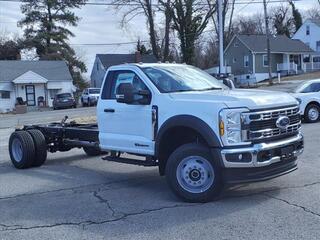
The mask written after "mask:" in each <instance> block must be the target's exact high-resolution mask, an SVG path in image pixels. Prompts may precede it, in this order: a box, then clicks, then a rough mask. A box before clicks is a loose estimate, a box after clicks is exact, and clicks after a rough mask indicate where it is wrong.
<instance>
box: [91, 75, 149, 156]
mask: <svg viewBox="0 0 320 240" xmlns="http://www.w3.org/2000/svg"><path fill="white" fill-rule="evenodd" d="M121 83H131V84H132V85H133V86H134V88H135V89H137V90H149V89H148V88H147V86H146V84H145V83H144V82H143V81H142V80H141V78H140V77H139V76H138V74H137V73H135V72H133V71H131V70H117V71H109V73H108V76H107V79H106V80H105V83H104V86H103V89H102V94H101V100H100V101H99V104H98V108H97V111H98V113H97V115H98V125H99V141H100V147H101V148H102V149H104V150H115V151H123V152H129V153H138V154H146V155H153V154H154V141H153V127H152V104H150V105H141V104H138V103H137V104H126V103H119V102H117V101H116V90H117V87H118V86H119V84H121ZM150 93H151V91H150Z"/></svg>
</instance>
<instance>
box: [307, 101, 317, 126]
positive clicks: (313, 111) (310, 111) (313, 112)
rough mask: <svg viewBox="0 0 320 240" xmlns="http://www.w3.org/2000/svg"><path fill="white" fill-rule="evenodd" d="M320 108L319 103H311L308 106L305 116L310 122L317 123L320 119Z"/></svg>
mask: <svg viewBox="0 0 320 240" xmlns="http://www.w3.org/2000/svg"><path fill="white" fill-rule="evenodd" d="M319 116H320V108H319V106H318V105H315V104H309V105H308V106H307V108H306V111H305V114H304V118H305V120H306V122H308V123H315V122H317V121H318V120H319Z"/></svg>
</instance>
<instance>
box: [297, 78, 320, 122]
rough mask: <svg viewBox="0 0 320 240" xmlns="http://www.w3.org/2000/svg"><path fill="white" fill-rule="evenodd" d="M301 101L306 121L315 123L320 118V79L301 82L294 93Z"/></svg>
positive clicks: (301, 110) (301, 111)
mask: <svg viewBox="0 0 320 240" xmlns="http://www.w3.org/2000/svg"><path fill="white" fill-rule="evenodd" d="M292 95H293V96H294V97H295V98H296V99H297V100H298V101H299V102H300V114H301V115H302V117H303V118H304V120H305V121H306V122H309V123H314V122H317V121H319V118H320V79H316V80H310V81H306V82H303V83H302V84H300V85H299V86H298V87H297V88H296V89H295V90H294V91H293V93H292Z"/></svg>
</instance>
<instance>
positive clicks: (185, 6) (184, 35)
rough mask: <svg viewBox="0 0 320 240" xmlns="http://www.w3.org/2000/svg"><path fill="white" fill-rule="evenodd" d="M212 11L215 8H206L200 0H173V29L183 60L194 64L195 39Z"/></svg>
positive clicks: (204, 26) (213, 11)
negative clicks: (175, 32)
mask: <svg viewBox="0 0 320 240" xmlns="http://www.w3.org/2000/svg"><path fill="white" fill-rule="evenodd" d="M214 13H215V8H212V7H209V9H208V8H206V7H205V5H204V4H203V3H202V1H197V0H177V1H174V3H173V8H172V13H171V14H172V19H173V29H174V30H176V31H177V32H178V37H179V39H180V48H181V53H182V61H183V62H185V63H187V64H194V62H195V46H196V41H197V40H198V39H199V37H200V35H201V34H202V32H203V31H204V29H205V28H206V27H207V25H208V23H209V20H210V18H211V17H212V15H213V14H214Z"/></svg>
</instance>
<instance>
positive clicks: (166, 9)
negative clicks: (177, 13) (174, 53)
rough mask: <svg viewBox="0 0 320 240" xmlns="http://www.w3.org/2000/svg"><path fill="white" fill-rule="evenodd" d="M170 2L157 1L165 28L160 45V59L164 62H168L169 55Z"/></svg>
mask: <svg viewBox="0 0 320 240" xmlns="http://www.w3.org/2000/svg"><path fill="white" fill-rule="evenodd" d="M171 9H172V1H171V0H159V10H160V11H162V12H163V13H164V17H165V20H164V21H165V27H164V39H163V43H162V44H161V49H163V50H162V59H163V60H164V61H167V60H169V54H170V28H171V22H172V12H171Z"/></svg>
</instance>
